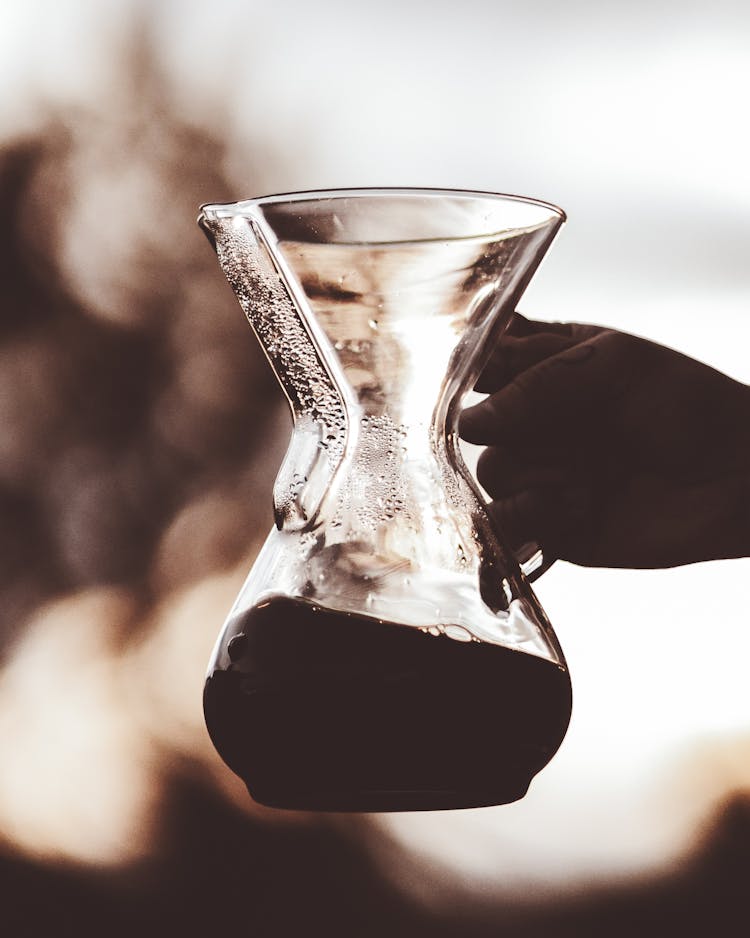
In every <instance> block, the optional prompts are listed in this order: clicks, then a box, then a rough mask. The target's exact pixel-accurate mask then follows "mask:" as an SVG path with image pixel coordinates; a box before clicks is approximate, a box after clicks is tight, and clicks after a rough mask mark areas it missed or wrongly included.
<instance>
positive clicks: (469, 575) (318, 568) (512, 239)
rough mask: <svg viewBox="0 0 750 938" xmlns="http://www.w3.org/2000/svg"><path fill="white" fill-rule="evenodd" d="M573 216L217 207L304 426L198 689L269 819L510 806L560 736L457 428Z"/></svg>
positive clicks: (513, 566) (465, 197)
mask: <svg viewBox="0 0 750 938" xmlns="http://www.w3.org/2000/svg"><path fill="white" fill-rule="evenodd" d="M562 221H563V214H562V212H561V211H560V210H559V209H557V208H554V207H553V206H551V205H547V204H544V203H541V202H535V201H531V200H528V199H520V198H514V197H509V196H497V195H489V194H480V193H470V192H459V191H440V190H408V189H396V190H352V191H348V190H335V191H330V192H316V193H301V194H296V195H285V196H274V197H269V198H263V199H256V200H252V201H247V202H239V203H236V204H233V205H207V206H204V207H203V209H202V212H201V216H200V223H201V225H202V227H203V228H204V230H205V231H206V233H207V234H208V235H209V237H210V239H211V241H212V243H213V244H214V246H215V248H216V251H217V254H218V257H219V261H220V263H221V266H222V268H223V270H224V272H225V274H226V276H227V277H228V279H229V282H230V283H231V285H232V287H233V288H234V290H235V292H236V293H237V296H238V298H239V301H240V303H241V305H242V308H243V310H244V311H245V313H246V315H247V317H248V319H249V320H250V323H251V325H252V326H253V329H254V330H255V334H256V335H257V337H258V339H259V341H260V343H261V345H262V346H263V349H264V351H265V353H266V356H267V357H268V360H269V361H270V363H271V366H272V367H273V369H274V372H275V373H276V376H277V377H278V379H279V382H280V383H281V385H282V387H283V389H284V391H285V393H286V395H287V397H288V399H289V403H290V406H291V409H292V413H293V417H294V431H293V434H292V439H291V443H290V446H289V450H288V452H287V455H286V458H285V460H284V463H283V465H282V467H281V470H280V472H279V475H278V478H277V480H276V485H275V488H274V493H273V501H274V513H275V519H276V528H275V529H274V530H272V531H271V533H270V535H269V536H268V539H267V541H266V543H265V546H264V547H263V549H262V551H261V553H260V555H259V556H258V559H257V561H256V563H255V565H254V566H253V568H252V571H251V572H250V575H249V577H248V579H247V581H246V583H245V585H244V587H243V589H242V591H241V593H240V595H239V597H238V599H237V601H236V603H235V605H234V607H233V609H232V611H231V612H230V614H229V617H228V619H227V622H226V624H225V626H224V628H223V631H222V633H221V635H220V637H219V641H218V644H217V646H216V649H215V652H214V656H213V659H212V662H211V665H210V668H209V674H208V679H207V683H206V690H205V695H204V708H205V714H206V721H207V725H208V728H209V731H210V734H211V737H212V739H213V741H214V743H215V745H216V747H217V749H218V750H219V752H220V754H221V755H222V757H223V758H224V760H225V761H226V762H227V764H228V765H229V766H230V767H231V768H232V769H233V770H234V771H235V772H237V774H239V775H240V776H241V777H242V778H243V779H244V780H245V782H246V783H247V785H248V788H249V790H250V793H251V794H252V795H253V797H254V798H256V799H257V800H258V801H260V802H263V803H265V804H269V805H273V806H277V807H287V808H299V809H323V810H357V811H377V810H410V809H431V808H451V807H470V806H479V805H487V804H500V803H504V802H508V801H513V800H516V799H518V798H520V797H522V796H523V794H524V793H525V792H526V789H527V788H528V785H529V782H530V780H531V778H532V777H533V775H534V774H535V773H536V772H537V771H538V770H539V769H540V768H542V766H544V765H545V764H546V763H547V762H548V761H549V759H550V758H551V757H552V755H553V754H554V752H555V751H556V749H557V748H558V746H559V744H560V742H561V741H562V738H563V736H564V734H565V730H566V728H567V724H568V720H569V717H570V681H569V677H568V672H567V669H566V666H565V661H564V659H563V656H562V652H561V651H560V648H559V646H558V644H557V641H556V639H555V636H554V634H553V632H552V629H551V628H550V625H549V622H548V620H547V618H546V616H545V614H544V612H543V610H542V608H541V607H540V605H539V602H538V601H537V599H536V597H535V596H534V593H533V592H532V590H531V588H530V586H529V584H528V581H527V579H526V577H525V576H524V574H523V572H522V571H521V569H520V568H519V564H518V561H517V560H516V558H515V557H514V556H513V555H512V554H511V553H510V552H509V551H508V549H507V548H506V547H505V545H504V544H503V540H502V531H497V530H496V529H495V528H494V526H493V523H492V521H491V519H490V517H489V516H488V514H487V512H486V510H485V507H484V501H483V499H482V496H481V494H480V492H479V490H478V489H477V487H476V485H475V483H474V481H473V479H472V478H471V476H470V474H469V472H468V471H467V469H466V467H465V465H464V463H463V461H462V459H461V456H460V453H459V451H458V446H457V440H456V431H455V424H456V418H457V415H458V412H459V409H460V406H461V401H462V398H463V396H464V393H465V392H466V391H467V390H468V389H470V388H471V387H472V385H473V383H474V381H475V380H476V377H477V375H478V374H479V371H480V370H481V368H482V366H483V364H484V363H485V361H486V358H487V355H488V354H489V353H490V351H491V348H492V346H493V344H494V342H495V341H496V340H497V339H498V338H499V336H500V334H501V332H502V330H503V329H504V328H505V326H506V325H507V322H508V320H509V318H510V316H511V314H512V311H513V309H514V306H515V303H516V301H517V300H518V298H519V296H520V295H521V293H522V292H523V290H524V288H525V286H526V284H527V283H528V281H529V279H530V277H531V274H532V273H533V271H534V270H535V269H536V267H537V265H538V264H539V262H540V260H541V259H542V257H543V255H544V253H545V252H546V250H547V248H548V247H549V245H550V243H551V242H552V239H553V238H554V236H555V234H556V233H557V231H558V229H559V227H560V225H561V224H562Z"/></svg>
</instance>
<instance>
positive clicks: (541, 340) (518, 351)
mask: <svg viewBox="0 0 750 938" xmlns="http://www.w3.org/2000/svg"><path fill="white" fill-rule="evenodd" d="M575 341H576V340H575V339H573V338H571V337H570V336H566V335H557V334H555V333H551V332H550V333H547V332H540V333H537V334H536V335H529V336H526V337H524V338H520V337H517V336H505V337H504V338H503V339H502V340H501V341H500V342H499V344H498V345H497V346H496V347H495V349H494V350H493V352H492V357H491V358H490V360H489V361H488V362H487V364H486V365H485V367H484V370H483V371H482V374H481V375H480V376H479V380H478V381H477V383H476V385H475V386H474V388H475V390H477V391H479V392H480V393H482V394H486V393H491V392H493V391H497V390H498V389H499V388H501V387H503V385H506V384H509V383H510V382H511V381H512V380H513V379H514V378H515V377H516V376H517V375H519V374H520V373H521V372H522V371H526V369H527V368H531V367H532V366H534V365H536V364H538V363H539V362H541V361H544V359H545V358H549V357H550V356H551V355H557V353H558V352H561V351H563V350H564V349H566V348H570V346H571V345H574V344H575Z"/></svg>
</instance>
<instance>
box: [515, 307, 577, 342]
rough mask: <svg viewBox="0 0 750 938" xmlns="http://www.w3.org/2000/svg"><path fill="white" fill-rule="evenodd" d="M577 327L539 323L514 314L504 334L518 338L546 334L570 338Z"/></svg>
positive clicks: (564, 324)
mask: <svg viewBox="0 0 750 938" xmlns="http://www.w3.org/2000/svg"><path fill="white" fill-rule="evenodd" d="M577 325H578V324H577V323H573V322H540V321H539V320H538V319H527V318H526V317H525V316H522V315H521V314H520V313H514V314H513V318H512V319H511V321H510V325H509V326H508V328H507V330H506V333H505V334H506V335H511V336H517V337H519V338H520V337H524V336H530V335H536V334H537V333H540V332H546V333H555V334H557V335H562V336H568V337H570V336H571V335H572V334H573V333H574V331H575V329H576V327H577Z"/></svg>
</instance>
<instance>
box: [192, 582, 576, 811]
mask: <svg viewBox="0 0 750 938" xmlns="http://www.w3.org/2000/svg"><path fill="white" fill-rule="evenodd" d="M426 624H429V623H426ZM223 641H224V643H225V645H224V647H225V649H226V651H227V655H228V657H229V659H230V661H229V663H228V665H227V667H226V668H224V669H219V668H217V669H215V670H214V671H213V673H212V674H211V675H210V676H209V678H208V680H207V681H206V687H205V692H204V698H203V700H204V711H205V715H206V724H207V726H208V730H209V733H210V734H211V738H212V740H213V742H214V744H215V746H216V748H217V749H218V751H219V753H220V754H221V756H222V758H223V759H224V761H225V762H226V763H227V765H228V766H229V767H230V768H231V769H233V771H235V772H236V773H237V774H238V775H239V776H240V777H241V778H242V779H243V780H244V781H245V783H246V784H247V787H248V789H249V791H250V794H251V795H252V797H253V798H254V799H255V800H256V801H259V802H260V803H262V804H266V805H270V806H272V807H278V808H295V809H302V810H325V811H413V810H431V809H440V808H469V807H479V806H482V805H493V804H505V803H507V802H511V801H516V800H518V799H519V798H522V797H523V795H524V794H525V793H526V790H527V788H528V786H529V782H530V781H531V779H532V778H533V776H534V775H535V774H536V773H537V772H538V771H539V770H540V769H541V768H542V767H543V766H544V765H546V763H547V762H548V761H549V760H550V759H551V757H552V756H553V754H554V753H555V751H556V750H557V748H558V746H559V745H560V743H561V741H562V738H563V736H564V735H565V731H566V729H567V725H568V721H569V718H570V707H571V689H570V680H569V678H568V673H567V671H565V670H564V669H563V668H561V667H559V666H557V665H555V664H553V663H551V662H550V661H547V660H545V659H543V658H538V657H535V656H533V655H530V654H526V653H524V652H519V651H512V650H510V649H508V648H503V647H501V646H498V645H493V644H490V643H487V642H476V641H473V642H458V641H455V640H453V639H451V638H448V637H446V636H445V635H437V636H435V635H431V634H428V633H425V632H423V631H420V630H419V629H416V628H413V627H409V626H403V625H396V624H382V623H380V622H378V621H377V620H374V619H369V618H366V617H360V616H353V615H347V614H343V613H340V612H332V611H331V610H326V609H321V608H320V607H317V606H315V605H312V604H311V603H307V602H298V601H295V600H291V599H288V598H285V597H276V598H271V599H269V600H267V601H266V602H264V603H262V604H261V605H259V606H256V607H255V608H253V609H251V610H250V611H249V612H247V613H244V614H243V615H242V616H239V617H237V619H235V620H234V621H233V622H232V624H231V626H230V628H228V629H227V630H226V632H225V634H224V638H223ZM221 657H225V656H221Z"/></svg>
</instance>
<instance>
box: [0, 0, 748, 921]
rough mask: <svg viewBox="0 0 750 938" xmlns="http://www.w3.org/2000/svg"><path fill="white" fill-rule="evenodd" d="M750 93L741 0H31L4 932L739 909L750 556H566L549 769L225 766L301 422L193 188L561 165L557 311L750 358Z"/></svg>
mask: <svg viewBox="0 0 750 938" xmlns="http://www.w3.org/2000/svg"><path fill="white" fill-rule="evenodd" d="M749 98H750V7H748V6H747V4H743V3H739V2H738V3H731V2H727V0H713V2H712V3H711V4H708V3H696V2H690V0H682V2H679V3H677V2H671V0H666V2H659V3H653V2H644V0H630V2H628V3H617V2H613V3H595V2H593V0H569V2H568V3H565V4H559V3H555V2H552V0H528V2H525V3H523V4H521V3H510V2H502V0H501V2H489V0H463V2H462V3H452V2H448V0H431V2H427V0H379V2H378V3H376V4H375V3H368V4H364V3H363V4H352V3H346V2H343V0H319V2H317V3H308V4H305V3H303V2H301V0H296V2H295V0H277V2H275V3H273V4H269V3H260V2H233V0H213V2H212V3H211V4H202V3H199V2H197V0H192V2H191V0H184V2H170V0H157V2H152V3H145V2H144V3H137V2H127V0H123V2H113V0H97V2H94V0H59V2H57V3H53V2H34V0H27V2H25V3H24V4H21V3H18V2H16V0H2V2H1V3H0V290H1V291H2V293H1V294H0V296H1V299H0V617H1V623H0V655H1V657H0V873H1V875H0V907H1V908H2V920H3V924H4V930H5V932H6V933H7V934H8V935H13V936H24V935H47V934H50V933H51V931H52V929H53V928H54V932H55V933H56V934H58V935H76V936H78V938H86V936H88V935H94V934H96V935H100V934H107V935H110V936H115V938H116V936H119V935H123V936H124V935H132V934H133V933H134V931H136V930H137V931H138V932H140V933H141V934H143V935H149V936H150V935H162V934H168V935H184V936H192V935H196V936H197V935H208V934H211V935H219V934H224V933H225V932H227V933H228V931H229V930H230V929H231V931H232V933H235V934H257V935H262V936H276V935H279V936H287V935H296V934H298V933H300V932H301V931H302V930H303V929H304V931H305V933H307V934H313V935H317V934H327V935H342V936H354V935H357V936H370V935H372V936H375V935H377V936H380V935H383V934H390V935H402V934H403V935H409V936H410V938H418V936H420V935H428V934H429V935H438V936H442V935H444V936H453V935H456V936H459V935H460V936H484V935H493V936H504V935H513V936H529V938H533V936H537V935H539V936H541V935H549V934H555V935H557V936H559V938H562V936H567V935H570V936H576V938H586V936H589V935H590V936H594V935H596V936H601V935H614V936H617V935H623V936H624V935H632V934H633V933H636V932H637V933H639V934H641V935H661V934H663V933H664V932H665V931H666V930H667V929H670V930H671V931H672V932H673V933H675V934H680V935H698V934H701V935H703V934H706V933H717V934H718V933H721V934H725V935H729V934H741V933H743V931H742V923H743V920H744V919H745V914H746V900H745V897H744V894H743V890H744V888H745V882H746V874H747V869H748V864H749V863H750V800H749V793H750V686H749V684H750V682H748V679H747V669H748V661H749V659H750V621H749V620H750V616H749V615H748V611H747V598H746V594H747V582H748V574H750V561H748V560H737V561H727V562H721V563H712V564H698V565H694V566H691V567H686V568H682V569H677V570H666V571H639V572H634V571H610V570H599V571H595V570H583V569H578V568H575V567H573V566H570V565H566V564H563V563H558V564H556V565H555V566H554V567H553V568H552V569H551V570H550V571H549V572H548V573H547V574H545V576H544V578H543V579H542V580H541V581H540V582H539V584H538V589H537V592H538V594H539V596H540V598H541V600H542V603H543V604H544V606H545V608H546V609H547V611H548V613H549V615H550V618H551V619H552V621H553V624H554V625H555V628H556V631H557V633H558V635H559V637H560V639H561V642H562V644H563V646H564V648H565V651H566V654H567V657H568V660H569V664H570V667H571V671H572V674H573V679H574V688H575V708H574V715H573V722H572V725H571V729H570V732H569V735H568V737H567V739H566V741H565V743H564V745H563V748H562V750H561V751H560V753H559V754H558V756H557V757H556V758H555V760H554V761H553V763H552V764H551V765H550V766H549V767H548V768H547V769H546V770H545V771H544V772H543V773H542V775H541V776H540V777H539V778H538V779H537V780H536V781H535V783H534V785H533V787H532V791H531V793H530V794H529V796H528V797H527V798H526V799H524V801H522V802H521V803H519V804H517V805H513V806H508V807H503V808H498V809H484V810H477V811H462V812H438V813H430V814H424V815H394V816H388V817H376V816H349V817H345V816H333V815H331V816H329V815H321V816H311V815H305V814H289V813H283V812H274V811H270V810H264V809H261V808H258V807H257V806H254V805H253V804H252V803H251V802H250V801H249V799H248V797H247V795H246V794H245V792H244V790H243V789H242V787H241V785H240V783H239V782H237V781H236V780H235V779H234V778H233V777H232V776H231V774H230V773H229V772H228V770H226V769H224V767H223V766H222V764H221V763H220V762H219V760H218V757H216V756H215V755H214V753H213V751H212V748H211V746H210V744H209V742H208V740H207V737H206V733H205V731H204V728H203V723H202V714H201V707H200V699H201V690H202V681H203V673H204V669H205V665H206V662H207V660H208V655H209V652H210V649H211V646H212V644H213V642H214V640H215V638H216V635H217V633H218V630H219V627H220V625H221V622H222V620H223V617H224V615H225V613H226V611H227V610H228V608H229V606H230V605H231V602H232V601H233V598H234V595H235V593H236V591H237V590H238V588H239V586H240V584H241V582H242V580H243V579H244V576H245V574H246V572H247V570H248V569H249V566H250V564H251V563H252V560H253V557H254V555H255V552H256V551H257V549H258V546H259V544H260V542H261V541H262V539H263V537H264V536H265V533H266V531H267V530H268V528H269V527H270V524H271V511H270V490H271V485H272V481H273V477H274V475H275V471H276V468H277V466H278V464H279V462H280V460H281V456H282V454H283V451H284V448H285V445H286V441H287V438H288V430H289V422H288V418H287V416H286V413H285V408H284V404H283V402H282V401H281V399H280V395H279V393H278V391H277V390H276V387H275V384H274V381H273V380H272V378H271V376H270V374H269V371H268V369H267V367H266V365H265V363H264V361H263V360H262V356H261V355H260V352H259V350H258V348H257V347H256V344H255V341H254V339H253V337H252V334H251V331H250V329H249V328H248V327H247V325H246V323H245V322H244V320H243V317H242V314H241V312H240V310H239V307H238V306H237V304H236V302H235V300H234V297H233V295H232V294H231V291H230V290H229V287H228V286H227V285H226V284H225V283H224V281H223V277H222V275H221V273H220V271H219V268H218V264H217V263H216V260H215V258H214V256H213V254H212V252H211V251H210V249H209V246H208V245H207V243H206V242H205V240H204V239H203V237H202V236H201V234H200V233H199V231H198V229H197V228H196V227H195V224H194V219H195V216H196V212H197V207H198V205H199V204H200V203H201V202H203V201H221V200H227V201H229V200H235V199H238V198H250V197H253V196H257V195H263V194H267V193H270V192H278V191H291V190H297V189H312V188H325V187H344V186H378V185H397V186H408V185H425V186H446V187H453V188H460V187H465V188H472V189H486V190H491V191H501V192H515V193H519V194H523V195H528V196H532V197H536V198H541V199H546V200H549V201H552V202H555V203H557V204H559V205H561V206H562V207H563V208H565V209H566V211H567V213H568V216H569V223H568V225H567V227H566V228H565V230H564V231H563V233H562V235H561V236H560V237H559V238H558V241H557V242H556V244H555V245H554V247H553V248H552V250H551V252H550V254H549V255H548V258H547V260H546V261H545V263H544V264H543V266H542V268H541V269H540V271H539V272H538V274H537V276H536V278H535V280H534V282H533V284H532V286H531V287H530V288H529V290H528V291H527V294H526V296H525V297H524V299H523V302H522V305H521V309H522V311H523V312H524V313H526V314H527V315H530V316H532V317H537V318H543V319H562V320H566V319H567V320H578V321H586V322H597V323H602V324H606V325H609V326H613V327H616V328H620V329H624V330H626V331H631V332H636V333H638V334H641V335H645V336H647V337H649V338H652V339H655V340H656V341H659V342H662V343H664V344H667V345H671V346H673V347H675V348H678V349H679V350H681V351H683V352H686V353H687V354H690V355H693V356H695V357H697V358H700V359H701V360H703V361H706V362H708V363H710V364H712V365H714V366H715V367H717V368H719V369H721V370H723V371H725V372H727V373H729V374H731V375H732V376H733V377H735V378H737V379H738V380H741V381H745V382H748V381H750V355H749V354H748V348H749V347H750V342H749V340H750V318H749V317H748V310H749V307H750V264H748V259H747V258H748V249H749V248H750V177H749V174H748V169H747V167H748V166H750V132H749V131H748V124H747V119H746V110H747V101H748V99H749ZM500 717H501V715H499V718H500ZM488 744H491V741H490V740H488Z"/></svg>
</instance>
